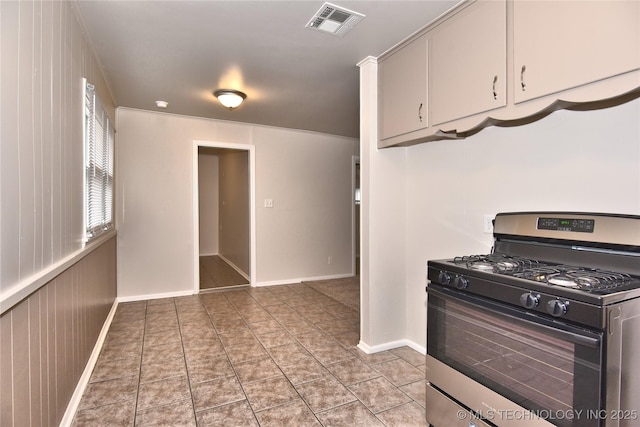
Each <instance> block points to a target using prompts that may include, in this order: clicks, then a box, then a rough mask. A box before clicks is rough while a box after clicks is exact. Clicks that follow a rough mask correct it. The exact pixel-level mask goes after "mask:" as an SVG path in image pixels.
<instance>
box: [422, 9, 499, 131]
mask: <svg viewBox="0 0 640 427" xmlns="http://www.w3.org/2000/svg"><path fill="white" fill-rule="evenodd" d="M430 42H431V49H430V58H429V71H430V73H429V77H430V83H429V89H430V95H431V102H430V107H431V108H430V113H431V124H432V125H438V124H441V123H444V122H448V121H451V120H455V119H459V118H462V117H466V116H470V115H472V114H477V113H481V112H484V111H489V110H493V109H495V108H500V107H504V106H505V105H507V8H506V2H505V1H504V0H502V1H482V2H477V3H474V4H472V5H471V6H469V7H467V8H465V9H463V10H462V11H460V12H458V13H457V14H455V15H453V16H452V17H451V18H450V19H449V20H447V22H446V23H445V24H443V25H440V26H438V27H436V28H435V29H434V30H433V31H432V32H431V33H430Z"/></svg>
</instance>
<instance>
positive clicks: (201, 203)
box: [193, 141, 256, 292]
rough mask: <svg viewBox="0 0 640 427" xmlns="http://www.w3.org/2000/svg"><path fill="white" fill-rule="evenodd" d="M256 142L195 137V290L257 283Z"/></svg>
mask: <svg viewBox="0 0 640 427" xmlns="http://www.w3.org/2000/svg"><path fill="white" fill-rule="evenodd" d="M254 148H255V147H254V146H252V145H245V144H230V143H219V142H211V141H194V142H193V171H194V172H193V175H194V176H193V201H194V203H193V204H194V206H193V212H194V219H193V225H194V242H195V244H194V282H195V283H194V290H195V291H196V292H201V291H206V290H211V289H221V288H229V287H236V286H248V285H250V286H255V265H256V261H255V260H256V256H255V254H256V249H255V247H256V245H255V242H256V239H255V203H254V200H255V197H254V195H255V186H254V176H255V151H254Z"/></svg>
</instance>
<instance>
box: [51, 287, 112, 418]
mask: <svg viewBox="0 0 640 427" xmlns="http://www.w3.org/2000/svg"><path fill="white" fill-rule="evenodd" d="M117 308H118V300H117V299H116V300H115V301H114V302H113V305H112V306H111V311H109V315H108V316H107V319H106V320H105V321H104V324H103V325H102V330H101V331H100V334H99V335H98V340H97V341H96V345H95V346H93V351H92V352H91V355H90V356H89V360H88V361H87V365H86V366H85V367H84V371H83V372H82V376H81V377H80V379H79V380H78V384H77V385H76V389H75V390H74V392H73V395H72V396H71V400H70V401H69V404H68V405H67V409H66V411H65V412H64V415H63V416H62V420H61V421H60V427H68V426H70V425H71V423H72V422H73V417H75V415H76V411H77V410H78V406H80V401H81V400H82V395H83V394H84V391H85V389H86V388H87V385H88V384H89V380H90V379H91V373H92V372H93V368H95V366H96V363H97V362H98V356H100V351H101V350H102V346H103V345H104V340H105V339H106V338H107V332H109V327H110V326H111V322H112V321H113V317H114V316H115V314H116V310H117Z"/></svg>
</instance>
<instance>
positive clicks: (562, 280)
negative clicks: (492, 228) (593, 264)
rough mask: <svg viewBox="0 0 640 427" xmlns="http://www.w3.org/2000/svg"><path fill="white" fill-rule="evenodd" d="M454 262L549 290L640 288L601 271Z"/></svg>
mask: <svg viewBox="0 0 640 427" xmlns="http://www.w3.org/2000/svg"><path fill="white" fill-rule="evenodd" d="M452 262H453V264H455V265H458V266H460V267H463V268H466V269H469V270H476V271H481V272H484V273H495V274H500V275H506V276H512V277H517V278H520V279H526V280H531V281H534V282H538V283H543V284H546V285H548V286H561V287H564V288H570V289H575V290H580V291H583V292H589V293H592V294H596V295H606V294H611V293H615V292H620V291H623V290H628V289H635V288H640V279H637V278H634V277H633V276H631V275H629V274H626V273H620V272H615V271H608V270H605V269H600V268H590V267H581V266H574V265H566V264H552V263H549V262H542V261H538V260H535V259H529V258H523V257H518V256H510V255H504V254H488V255H468V256H461V257H456V258H454V259H453V261H452ZM470 274H472V272H470Z"/></svg>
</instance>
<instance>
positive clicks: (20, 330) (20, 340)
mask: <svg viewBox="0 0 640 427" xmlns="http://www.w3.org/2000/svg"><path fill="white" fill-rule="evenodd" d="M11 339H12V341H13V345H12V350H13V351H12V355H11V357H12V360H13V367H12V371H13V424H14V425H16V426H28V425H30V423H31V420H30V409H31V408H30V407H29V402H30V398H29V387H28V384H29V303H28V301H22V302H21V303H20V304H18V305H17V306H16V307H15V308H14V309H13V310H11Z"/></svg>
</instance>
